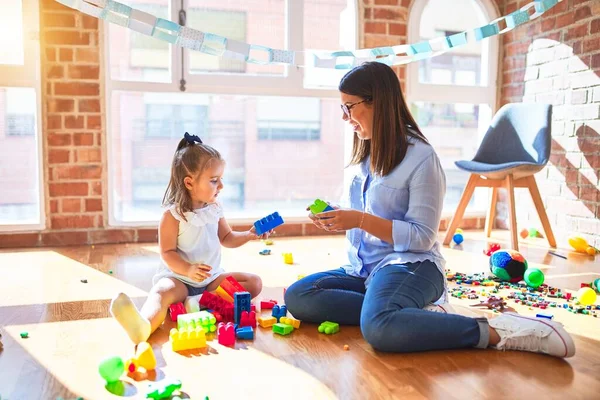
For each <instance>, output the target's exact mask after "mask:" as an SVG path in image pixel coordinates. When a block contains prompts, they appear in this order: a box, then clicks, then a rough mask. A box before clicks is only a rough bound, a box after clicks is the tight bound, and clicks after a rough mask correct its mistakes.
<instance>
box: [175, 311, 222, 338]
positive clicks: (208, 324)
mask: <svg viewBox="0 0 600 400" xmlns="http://www.w3.org/2000/svg"><path fill="white" fill-rule="evenodd" d="M216 323H217V319H216V318H215V316H214V315H212V314H211V313H209V312H208V311H198V312H197V313H192V314H183V315H180V316H179V317H178V318H177V328H178V329H195V328H198V327H201V328H203V329H204V332H206V333H210V332H215V331H216V330H217V327H216Z"/></svg>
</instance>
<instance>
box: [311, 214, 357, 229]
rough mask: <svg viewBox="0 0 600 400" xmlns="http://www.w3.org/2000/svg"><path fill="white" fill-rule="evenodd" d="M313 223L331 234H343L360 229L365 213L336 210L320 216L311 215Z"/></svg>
mask: <svg viewBox="0 0 600 400" xmlns="http://www.w3.org/2000/svg"><path fill="white" fill-rule="evenodd" d="M309 218H310V219H311V220H312V221H313V223H314V224H315V225H316V226H317V227H319V228H321V229H325V230H326V231H329V232H343V231H347V230H349V229H354V228H358V227H359V225H360V223H361V220H362V218H363V212H362V211H358V210H351V209H350V210H348V209H336V210H333V211H325V212H322V213H318V214H311V215H309Z"/></svg>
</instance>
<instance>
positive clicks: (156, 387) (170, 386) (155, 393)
mask: <svg viewBox="0 0 600 400" xmlns="http://www.w3.org/2000/svg"><path fill="white" fill-rule="evenodd" d="M179 389H181V381H180V380H179V379H172V378H167V379H163V380H162V381H160V382H154V383H151V384H150V385H148V392H147V393H146V398H151V399H155V400H156V399H167V398H170V397H171V395H172V394H173V392H175V391H176V390H179Z"/></svg>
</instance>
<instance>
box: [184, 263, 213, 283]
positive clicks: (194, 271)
mask: <svg viewBox="0 0 600 400" xmlns="http://www.w3.org/2000/svg"><path fill="white" fill-rule="evenodd" d="M211 269H212V268H211V267H210V266H209V265H206V264H192V265H190V268H189V269H188V273H187V277H188V278H190V279H191V280H193V281H196V282H202V281H203V280H205V279H208V278H210V276H211V274H209V273H208V271H210V270H211Z"/></svg>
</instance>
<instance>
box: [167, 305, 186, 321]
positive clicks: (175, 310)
mask: <svg viewBox="0 0 600 400" xmlns="http://www.w3.org/2000/svg"><path fill="white" fill-rule="evenodd" d="M169 314H171V320H172V321H177V317H178V316H179V315H181V314H185V306H184V305H183V303H175V304H171V305H170V306H169Z"/></svg>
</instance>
